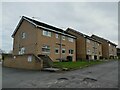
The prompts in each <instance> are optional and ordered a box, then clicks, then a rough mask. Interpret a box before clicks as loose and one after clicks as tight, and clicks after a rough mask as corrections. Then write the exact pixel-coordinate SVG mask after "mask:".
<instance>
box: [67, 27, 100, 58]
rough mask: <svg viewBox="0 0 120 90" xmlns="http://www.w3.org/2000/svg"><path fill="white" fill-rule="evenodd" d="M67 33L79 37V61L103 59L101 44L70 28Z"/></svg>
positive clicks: (77, 42) (77, 50) (77, 45)
mask: <svg viewBox="0 0 120 90" xmlns="http://www.w3.org/2000/svg"><path fill="white" fill-rule="evenodd" d="M66 31H67V32H68V33H70V34H72V35H74V36H76V37H77V40H76V48H77V49H76V54H77V59H78V60H79V59H83V60H85V59H89V60H90V59H93V60H95V59H100V58H101V57H102V46H101V42H99V41H97V40H95V39H93V38H91V37H90V36H88V35H85V34H83V33H81V32H78V31H76V30H74V29H71V28H68V29H67V30H66Z"/></svg>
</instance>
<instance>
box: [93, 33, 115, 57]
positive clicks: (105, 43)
mask: <svg viewBox="0 0 120 90" xmlns="http://www.w3.org/2000/svg"><path fill="white" fill-rule="evenodd" d="M91 37H92V38H94V39H96V40H97V41H100V42H101V44H102V53H103V58H106V59H110V58H111V59H112V58H116V57H117V49H116V46H117V45H116V44H114V43H112V42H111V41H109V40H107V39H104V38H102V37H99V36H97V35H92V36H91Z"/></svg>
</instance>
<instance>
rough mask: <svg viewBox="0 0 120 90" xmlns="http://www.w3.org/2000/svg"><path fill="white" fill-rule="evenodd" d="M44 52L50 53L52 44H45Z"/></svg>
mask: <svg viewBox="0 0 120 90" xmlns="http://www.w3.org/2000/svg"><path fill="white" fill-rule="evenodd" d="M42 52H43V53H50V46H48V45H43V47H42Z"/></svg>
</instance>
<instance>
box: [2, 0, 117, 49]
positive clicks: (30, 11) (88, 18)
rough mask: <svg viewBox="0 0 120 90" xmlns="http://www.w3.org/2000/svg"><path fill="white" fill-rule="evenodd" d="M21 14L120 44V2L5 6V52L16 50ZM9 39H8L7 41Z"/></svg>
mask: <svg viewBox="0 0 120 90" xmlns="http://www.w3.org/2000/svg"><path fill="white" fill-rule="evenodd" d="M21 15H27V16H30V17H36V19H39V20H40V21H43V22H45V23H48V24H50V25H54V26H57V27H60V28H63V29H66V28H67V27H72V28H74V29H76V30H79V31H81V32H83V33H85V34H88V35H91V34H94V33H95V34H98V35H100V36H102V37H105V38H106V39H110V40H111V41H114V42H115V43H118V42H117V41H118V40H117V37H118V35H117V33H118V27H117V24H118V23H117V19H118V18H117V17H118V15H117V2H116V3H115V2H112V3H110V2H106V3H105V2H103V3H102V2H101V3H98V2H96V3H94V2H93V3H92V2H91V3H84V2H82V3H81V2H80V3H78V2H77V3H70V2H69V3H66V2H62V3H55V2H54V3H52V2H50V3H49V2H47V3H43V2H40V3H38V2H37V3H34V2H31V3H29V2H28V3H25V2H24V3H18V2H15V3H3V14H2V16H3V27H4V28H3V31H5V32H3V33H2V34H3V36H4V37H3V38H2V39H4V41H3V43H4V44H6V45H4V44H3V49H5V48H7V49H6V50H8V49H9V50H10V49H12V38H11V37H10V36H11V34H12V33H13V31H14V29H15V27H16V24H17V23H18V21H19V19H20V17H19V16H21ZM5 37H8V38H5Z"/></svg>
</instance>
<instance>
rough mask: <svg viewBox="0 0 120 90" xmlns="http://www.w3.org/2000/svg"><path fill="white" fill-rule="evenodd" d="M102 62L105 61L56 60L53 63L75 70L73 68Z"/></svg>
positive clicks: (58, 66) (59, 66)
mask: <svg viewBox="0 0 120 90" xmlns="http://www.w3.org/2000/svg"><path fill="white" fill-rule="evenodd" d="M100 63H103V61H90V62H88V61H77V62H54V63H53V65H54V67H57V68H61V69H63V68H68V70H73V69H79V68H84V67H87V66H91V65H96V64H100Z"/></svg>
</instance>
